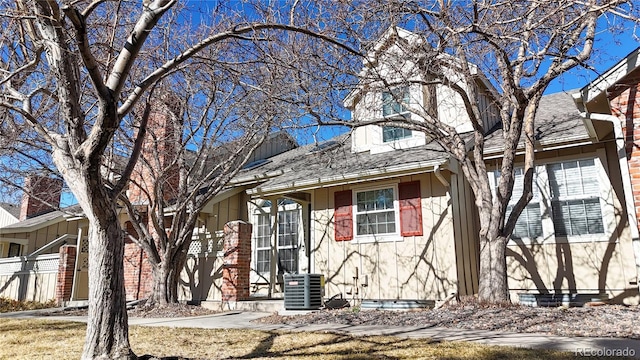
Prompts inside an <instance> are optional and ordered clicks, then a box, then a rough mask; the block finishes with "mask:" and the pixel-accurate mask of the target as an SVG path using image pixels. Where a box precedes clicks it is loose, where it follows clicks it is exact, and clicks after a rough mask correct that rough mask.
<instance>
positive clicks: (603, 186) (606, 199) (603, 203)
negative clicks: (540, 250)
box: [489, 150, 618, 245]
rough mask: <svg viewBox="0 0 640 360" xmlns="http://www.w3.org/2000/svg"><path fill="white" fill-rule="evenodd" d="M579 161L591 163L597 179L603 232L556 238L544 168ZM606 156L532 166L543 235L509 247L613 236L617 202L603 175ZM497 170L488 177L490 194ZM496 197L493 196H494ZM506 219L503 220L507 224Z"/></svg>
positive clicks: (511, 242) (604, 239) (600, 153)
mask: <svg viewBox="0 0 640 360" xmlns="http://www.w3.org/2000/svg"><path fill="white" fill-rule="evenodd" d="M582 160H593V162H594V166H595V168H596V169H595V170H596V174H597V179H598V188H599V193H598V198H599V200H600V212H601V214H602V222H603V227H604V233H600V234H584V235H566V236H565V235H556V231H555V227H554V224H553V214H552V211H553V209H552V201H553V199H552V197H551V184H550V183H549V174H548V172H547V166H548V165H550V164H557V163H564V162H573V161H582ZM606 168H607V166H606V157H605V154H604V150H598V151H597V152H596V154H595V155H593V156H582V157H558V158H554V159H546V160H544V161H540V162H539V164H538V165H536V166H535V171H536V175H537V176H536V178H537V181H536V184H534V186H538V188H539V196H540V199H539V202H538V203H539V205H540V214H541V222H542V236H541V237H539V238H528V237H522V238H517V239H510V240H509V245H514V244H515V243H516V242H517V243H524V244H531V243H580V242H608V241H610V239H611V237H612V236H613V232H614V231H615V226H611V224H616V223H617V222H616V216H615V206H614V204H618V202H614V195H613V188H612V186H611V182H610V180H609V178H608V176H607V173H606ZM496 171H499V169H496V170H492V171H491V175H490V176H489V183H490V185H491V189H492V191H495V188H496V185H497V184H496V183H495V180H496V177H495V175H494V174H495V172H496ZM494 196H495V193H494ZM517 200H518V199H517V198H513V197H512V198H511V201H510V202H509V204H510V205H512V204H515V202H517ZM506 220H507V219H505V221H506Z"/></svg>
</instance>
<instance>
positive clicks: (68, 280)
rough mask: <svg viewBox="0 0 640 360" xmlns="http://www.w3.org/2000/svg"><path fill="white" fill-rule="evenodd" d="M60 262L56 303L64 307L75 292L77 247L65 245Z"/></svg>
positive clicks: (61, 250) (62, 247)
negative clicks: (73, 291)
mask: <svg viewBox="0 0 640 360" xmlns="http://www.w3.org/2000/svg"><path fill="white" fill-rule="evenodd" d="M59 254H60V262H59V263H58V281H57V283H56V302H57V303H58V306H62V305H63V304H64V302H65V301H69V300H71V291H72V290H73V276H74V274H75V272H76V271H75V270H76V246H75V245H63V246H61V247H60V252H59Z"/></svg>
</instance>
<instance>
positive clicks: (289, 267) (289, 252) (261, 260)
mask: <svg viewBox="0 0 640 360" xmlns="http://www.w3.org/2000/svg"><path fill="white" fill-rule="evenodd" d="M300 216H301V206H300V205H299V204H297V203H296V202H294V201H291V200H287V199H280V200H278V218H277V221H278V223H277V241H278V246H277V264H276V265H277V266H276V270H277V272H278V273H279V274H283V273H297V272H298V249H299V240H300V239H301V237H300V232H301V225H302V224H301V221H300ZM273 221H275V219H274V217H273V216H272V215H271V201H264V202H262V204H261V206H260V208H258V209H256V212H255V213H254V249H255V250H254V264H253V268H254V271H255V272H256V273H257V274H258V275H259V278H260V279H262V281H265V280H267V281H268V280H269V274H270V273H271V257H272V252H273V247H272V246H271V237H272V232H271V229H272V224H273Z"/></svg>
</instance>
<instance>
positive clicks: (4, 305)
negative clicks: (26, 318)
mask: <svg viewBox="0 0 640 360" xmlns="http://www.w3.org/2000/svg"><path fill="white" fill-rule="evenodd" d="M55 306H56V301H55V300H54V299H51V300H49V301H47V302H44V303H41V302H39V301H18V300H13V299H8V298H4V297H0V313H5V312H12V311H25V310H36V309H47V308H52V307H55Z"/></svg>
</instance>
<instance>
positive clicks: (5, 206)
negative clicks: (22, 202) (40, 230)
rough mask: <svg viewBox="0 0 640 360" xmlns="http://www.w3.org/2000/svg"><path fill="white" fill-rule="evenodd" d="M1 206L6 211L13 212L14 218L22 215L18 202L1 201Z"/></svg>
mask: <svg viewBox="0 0 640 360" xmlns="http://www.w3.org/2000/svg"><path fill="white" fill-rule="evenodd" d="M0 208H3V209H4V210H5V211H6V212H8V213H9V214H11V216H13V217H14V218H16V219H17V218H19V217H20V206H19V205H16V204H10V203H6V202H0Z"/></svg>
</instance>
